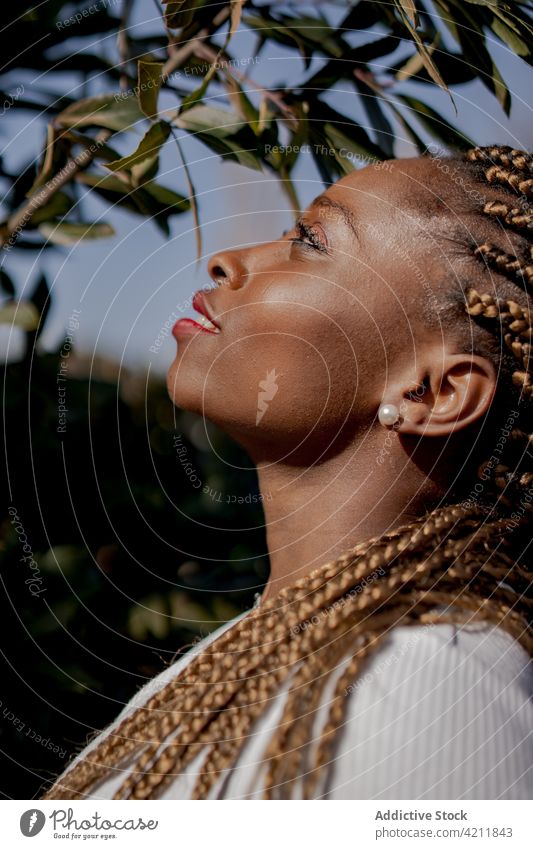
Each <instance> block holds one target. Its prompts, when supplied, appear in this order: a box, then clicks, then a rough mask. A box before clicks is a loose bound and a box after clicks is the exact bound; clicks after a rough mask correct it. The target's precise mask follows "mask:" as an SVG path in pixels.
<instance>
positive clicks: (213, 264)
mask: <svg viewBox="0 0 533 849" xmlns="http://www.w3.org/2000/svg"><path fill="white" fill-rule="evenodd" d="M207 270H208V272H209V275H210V277H211V279H212V280H213V281H214V282H215V283H216V284H217V285H218V286H222V285H226V286H229V287H230V289H240V287H241V286H242V285H243V284H244V282H245V280H246V275H247V273H248V272H247V270H246V266H245V264H244V262H243V260H242V258H241V256H240V251H222V252H221V253H218V254H215V256H212V257H211V259H210V260H209V263H208V265H207Z"/></svg>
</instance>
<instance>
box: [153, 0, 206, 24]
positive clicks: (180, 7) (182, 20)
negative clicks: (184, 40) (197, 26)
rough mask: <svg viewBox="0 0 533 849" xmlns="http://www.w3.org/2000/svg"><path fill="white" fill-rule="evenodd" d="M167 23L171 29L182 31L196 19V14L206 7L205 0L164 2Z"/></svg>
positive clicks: (170, 0) (171, 0) (163, 0)
mask: <svg viewBox="0 0 533 849" xmlns="http://www.w3.org/2000/svg"><path fill="white" fill-rule="evenodd" d="M162 2H163V4H164V6H165V7H166V8H165V23H166V25H167V27H168V28H169V29H182V28H183V27H186V26H188V25H189V24H190V23H191V21H192V20H193V19H194V13H195V11H196V10H197V9H199V8H201V7H202V6H203V5H204V0H162Z"/></svg>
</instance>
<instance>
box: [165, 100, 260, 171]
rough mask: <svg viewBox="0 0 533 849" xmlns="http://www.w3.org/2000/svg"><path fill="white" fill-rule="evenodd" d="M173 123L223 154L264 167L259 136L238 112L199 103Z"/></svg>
mask: <svg viewBox="0 0 533 849" xmlns="http://www.w3.org/2000/svg"><path fill="white" fill-rule="evenodd" d="M173 123H174V124H175V125H176V126H177V127H179V128H180V129H182V130H187V131H188V132H189V133H191V134H192V135H194V136H196V137H197V138H198V139H199V140H200V141H202V142H203V143H204V144H206V145H207V146H208V147H209V148H210V149H211V150H213V151H215V152H216V153H219V154H220V155H221V156H225V157H227V158H228V159H233V160H235V161H237V162H239V163H240V164H241V165H246V166H247V167H248V168H254V169H256V170H261V161H260V159H259V156H258V150H257V139H256V137H255V135H254V133H253V132H252V130H251V129H250V128H249V127H248V125H247V124H246V122H245V121H243V119H242V118H240V117H239V116H238V115H236V114H235V113H234V112H226V111H225V110H224V109H217V108H215V107H214V106H205V105H204V104H198V105H196V106H193V107H192V108H191V109H189V110H188V111H187V112H185V113H184V114H181V113H180V114H179V115H178V116H177V117H176V118H175V119H174V121H173Z"/></svg>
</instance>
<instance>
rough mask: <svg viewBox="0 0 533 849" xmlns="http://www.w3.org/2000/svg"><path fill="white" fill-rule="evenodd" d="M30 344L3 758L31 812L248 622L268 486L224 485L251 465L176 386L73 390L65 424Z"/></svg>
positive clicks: (12, 378)
mask: <svg viewBox="0 0 533 849" xmlns="http://www.w3.org/2000/svg"><path fill="white" fill-rule="evenodd" d="M43 285H44V284H43V281H41V284H40V287H39V288H40V297H41V298H42V294H43ZM38 299H39V297H38V298H37V300H38ZM26 335H27V353H26V356H25V357H24V358H23V359H22V360H21V361H20V362H18V363H12V364H10V365H8V366H6V367H4V368H3V369H2V382H3V391H4V393H5V398H6V402H5V410H4V423H5V431H4V440H5V443H4V450H5V456H6V457H7V465H6V466H5V468H4V466H2V473H1V477H2V481H1V483H2V490H1V491H2V503H1V505H0V576H1V578H2V602H1V612H2V615H1V616H0V641H1V645H2V647H3V648H2V655H3V660H4V663H3V664H2V669H3V681H2V684H3V686H2V693H1V694H0V751H1V752H2V761H3V770H2V774H3V775H4V779H5V783H4V785H3V790H4V792H5V793H7V794H8V795H9V796H10V797H12V798H31V797H32V796H33V795H34V794H35V793H36V792H37V791H38V789H39V787H40V786H41V785H42V782H43V781H44V780H45V779H46V778H48V777H50V776H51V775H52V774H56V773H58V772H59V771H61V770H62V769H63V768H64V766H65V763H66V761H67V759H68V757H69V756H70V754H71V752H72V751H73V750H74V748H75V747H76V746H80V745H81V744H82V743H83V742H84V741H85V740H86V738H87V735H88V734H90V733H91V732H92V730H94V729H97V728H101V727H104V726H105V725H106V724H107V723H108V722H110V721H111V720H112V719H114V718H115V716H116V715H117V713H118V712H119V710H120V707H121V705H122V704H124V703H125V702H126V701H127V700H128V699H129V698H130V697H131V695H132V693H133V692H135V691H136V690H137V689H138V688H139V687H140V686H141V685H142V684H143V683H144V682H145V681H146V680H147V679H148V678H151V677H153V675H155V674H156V673H158V672H160V671H161V670H162V669H163V668H164V666H166V665H167V664H168V663H170V662H171V661H172V659H175V655H176V652H177V651H178V650H180V649H181V650H183V649H184V648H186V647H187V646H189V645H190V644H191V642H194V640H196V639H198V638H199V637H200V636H205V635H206V634H208V633H209V631H211V630H212V629H213V628H215V627H218V626H219V625H220V624H222V622H225V621H226V620H228V619H230V618H232V617H233V616H235V615H237V614H238V613H240V612H242V611H243V610H245V609H246V608H247V607H249V606H250V605H251V603H252V601H253V595H254V592H256V591H257V590H258V589H260V588H261V586H262V585H263V583H264V580H265V578H266V568H267V567H266V563H265V560H264V557H263V552H264V550H265V542H264V538H263V532H262V529H261V524H262V522H261V518H262V514H261V509H260V502H259V501H258V500H257V484H256V478H255V474H254V473H252V472H250V473H248V474H246V473H243V472H242V471H241V472H239V474H238V475H231V474H229V473H228V472H225V471H224V469H225V468H230V467H233V466H235V467H237V468H238V467H239V466H240V467H242V466H246V464H247V459H246V457H245V456H244V455H243V453H242V452H241V451H240V450H239V448H238V447H237V446H236V445H234V444H233V443H232V442H230V441H229V440H228V439H226V438H225V437H224V436H223V434H221V433H220V432H218V431H217V430H216V429H214V428H212V429H211V430H210V438H211V440H212V441H213V444H214V446H215V447H216V451H217V453H218V454H219V455H220V454H222V456H224V457H226V458H227V460H228V463H229V465H228V466H227V467H225V466H224V465H223V464H222V463H221V462H220V460H218V459H217V458H215V457H214V455H213V452H212V450H211V449H209V450H206V448H207V444H206V445H205V447H198V443H199V440H198V427H197V425H198V421H197V420H196V418H195V417H193V416H191V415H189V414H186V413H178V414H177V417H175V416H174V411H173V409H172V406H171V405H170V403H169V401H168V396H167V393H166V389H165V387H164V385H162V384H161V383H158V382H157V381H155V382H154V381H149V382H146V381H145V380H144V379H143V377H139V378H137V379H132V380H131V381H130V383H129V384H127V380H126V377H125V376H124V375H122V379H121V384H122V383H124V384H127V385H128V386H129V389H128V393H129V394H128V398H127V400H125V399H124V398H121V397H120V396H119V395H118V388H117V384H116V383H114V382H112V381H104V380H102V379H96V380H94V379H93V380H89V379H88V378H82V377H79V378H75V377H73V376H70V377H69V378H68V386H67V390H66V391H67V399H68V402H67V404H66V406H68V408H69V413H68V415H67V417H66V424H65V425H61V424H58V423H59V419H58V405H57V387H58V383H57V375H58V373H59V370H60V368H61V362H62V355H61V353H60V351H61V347H62V346H60V348H59V349H58V351H57V352H54V353H51V354H41V355H39V356H33V353H34V352H33V346H34V342H35V333H34V332H32V331H29V332H27V334H26ZM70 367H71V366H69V368H70ZM58 426H59V427H64V428H65V432H64V433H58ZM147 435H148V438H147ZM178 439H179V442H178V441H177V440H178ZM177 444H179V446H180V448H184V449H185V450H186V453H187V460H188V462H190V463H191V465H192V467H193V468H194V470H195V474H196V475H197V477H198V478H199V480H201V481H202V487H201V488H200V489H199V488H198V487H197V486H193V485H192V484H191V481H190V478H189V477H188V476H187V474H186V471H185V470H184V464H183V463H180V461H179V455H178V453H177V450H176V445H177ZM204 489H205V491H204ZM239 499H240V501H241V504H239ZM13 511H16V515H15V513H14V512H13ZM19 521H20V525H19V524H18V523H19ZM247 527H249V528H251V530H246V528H247ZM220 528H222V529H223V530H222V531H221V530H219V529H220ZM254 528H255V529H254ZM199 529H201V532H199ZM22 534H24V535H25V536H22ZM23 544H25V545H29V546H30V550H28V549H24V548H23ZM187 552H194V556H192V555H191V554H188V553H187ZM24 557H26V560H24V559H23V558H24ZM34 564H35V565H34ZM32 579H33V583H32ZM11 714H13V718H12V719H10V715H11ZM22 724H24V727H21V726H22ZM28 729H32V730H33V732H35V733H36V734H38V735H39V736H40V737H41V738H43V739H45V740H49V741H50V743H51V748H46V747H43V746H42V745H41V744H39V743H38V742H36V737H35V733H34V734H32V733H30V732H29V730H28ZM54 746H56V747H59V749H58V750H56V751H54V749H53V748H52V747H54Z"/></svg>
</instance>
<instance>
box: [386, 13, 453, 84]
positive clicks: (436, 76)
mask: <svg viewBox="0 0 533 849" xmlns="http://www.w3.org/2000/svg"><path fill="white" fill-rule="evenodd" d="M394 2H395V5H396V7H397V8H398V10H399V12H400V17H401V19H402V21H403V23H404V24H405V26H406V28H407V29H408V31H409V34H410V36H411V38H412V39H413V41H414V43H415V45H416V49H417V50H418V52H419V54H420V58H421V59H422V62H423V63H424V66H425V68H426V70H427V72H428V74H429V75H430V76H431V78H432V79H433V80H434V82H436V83H437V85H438V86H440V87H441V88H443V89H444V91H449V90H448V86H447V85H446V83H445V81H444V80H443V78H442V76H441V74H440V72H439V69H438V68H437V66H436V65H435V63H434V61H433V59H432V58H431V53H430V51H429V50H428V48H427V47H426V45H425V44H424V42H423V41H422V38H421V36H420V34H419V33H418V32H417V29H416V25H413V23H412V22H411V19H410V17H409V15H408V14H407V13H406V12H405V9H404V4H403V3H402V2H401V0H394ZM450 96H451V95H450ZM452 101H453V98H452Z"/></svg>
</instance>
